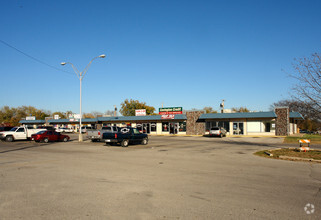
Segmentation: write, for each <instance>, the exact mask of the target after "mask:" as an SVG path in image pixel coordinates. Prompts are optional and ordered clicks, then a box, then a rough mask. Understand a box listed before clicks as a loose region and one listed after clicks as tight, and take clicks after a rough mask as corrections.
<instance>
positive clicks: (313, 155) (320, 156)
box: [254, 148, 321, 160]
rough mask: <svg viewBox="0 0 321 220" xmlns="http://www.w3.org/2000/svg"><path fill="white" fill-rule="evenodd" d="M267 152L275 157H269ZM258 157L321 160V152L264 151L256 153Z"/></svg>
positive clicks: (296, 150)
mask: <svg viewBox="0 0 321 220" xmlns="http://www.w3.org/2000/svg"><path fill="white" fill-rule="evenodd" d="M265 152H268V153H271V154H273V156H269V155H267V154H266V153H265ZM254 154H255V155H257V156H261V157H267V158H274V159H279V158H280V156H287V157H296V158H306V159H314V160H321V150H310V151H307V152H303V151H301V152H300V150H298V149H292V148H291V149H288V148H287V149H276V150H263V151H258V152H256V153H254Z"/></svg>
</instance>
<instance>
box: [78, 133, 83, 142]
mask: <svg viewBox="0 0 321 220" xmlns="http://www.w3.org/2000/svg"><path fill="white" fill-rule="evenodd" d="M79 142H83V137H82V133H79Z"/></svg>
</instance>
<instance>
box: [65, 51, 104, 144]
mask: <svg viewBox="0 0 321 220" xmlns="http://www.w3.org/2000/svg"><path fill="white" fill-rule="evenodd" d="M105 57H106V55H105V54H102V55H100V56H97V57H94V58H93V59H92V60H91V61H90V62H89V63H88V65H87V66H86V68H85V69H84V70H83V71H82V72H80V71H78V70H77V68H76V67H75V66H74V64H72V63H70V62H61V63H60V64H61V65H63V66H64V65H66V64H70V65H71V66H72V68H73V69H74V71H75V73H76V75H77V77H78V79H79V82H80V107H79V111H80V119H79V142H82V141H83V138H82V131H81V127H82V112H81V107H82V104H81V83H82V79H83V78H84V76H85V75H86V73H87V71H88V69H89V67H90V65H91V63H92V62H93V61H94V60H95V59H97V58H105Z"/></svg>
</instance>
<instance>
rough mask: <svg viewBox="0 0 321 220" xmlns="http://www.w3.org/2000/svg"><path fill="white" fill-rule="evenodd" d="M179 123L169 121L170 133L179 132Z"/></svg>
mask: <svg viewBox="0 0 321 220" xmlns="http://www.w3.org/2000/svg"><path fill="white" fill-rule="evenodd" d="M178 126H179V125H178V123H177V122H170V123H169V133H170V134H177V133H178Z"/></svg>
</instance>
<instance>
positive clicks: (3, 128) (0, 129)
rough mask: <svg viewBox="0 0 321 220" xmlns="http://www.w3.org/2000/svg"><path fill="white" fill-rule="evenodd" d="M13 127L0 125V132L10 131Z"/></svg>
mask: <svg viewBox="0 0 321 220" xmlns="http://www.w3.org/2000/svg"><path fill="white" fill-rule="evenodd" d="M12 128H13V127H10V126H4V127H0V132H2V131H10V130H11V129H12Z"/></svg>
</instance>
